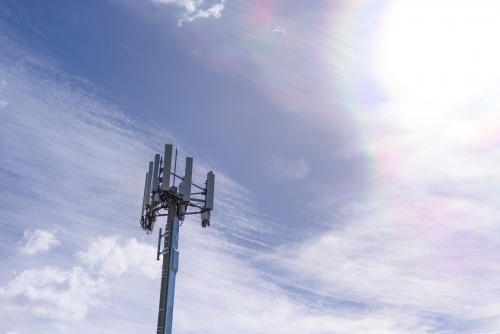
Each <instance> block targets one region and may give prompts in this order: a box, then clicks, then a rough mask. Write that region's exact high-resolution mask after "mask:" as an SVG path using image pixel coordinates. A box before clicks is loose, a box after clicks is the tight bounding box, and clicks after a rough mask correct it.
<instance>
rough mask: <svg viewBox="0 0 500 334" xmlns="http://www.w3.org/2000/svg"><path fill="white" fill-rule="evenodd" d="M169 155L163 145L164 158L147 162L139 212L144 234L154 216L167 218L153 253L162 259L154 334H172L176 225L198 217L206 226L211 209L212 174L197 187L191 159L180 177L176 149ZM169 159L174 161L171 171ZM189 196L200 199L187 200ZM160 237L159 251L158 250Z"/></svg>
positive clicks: (213, 180) (177, 253) (170, 148)
mask: <svg viewBox="0 0 500 334" xmlns="http://www.w3.org/2000/svg"><path fill="white" fill-rule="evenodd" d="M172 153H173V146H172V145H169V144H167V145H165V154H164V156H163V157H162V156H160V154H156V155H155V158H154V161H151V162H149V171H148V172H147V173H146V181H145V182H144V198H143V201H142V213H141V227H142V228H143V229H144V230H146V233H148V234H151V233H152V232H153V227H154V224H155V222H156V220H157V218H158V217H161V216H167V224H166V225H165V232H164V233H162V229H161V228H160V229H159V234H158V251H157V254H156V259H157V260H158V261H159V260H160V255H162V256H163V267H162V274H161V289H160V307H159V310H158V327H157V332H156V333H157V334H171V333H172V320H173V310H174V290H175V275H176V274H177V270H178V269H179V251H178V241H179V222H180V221H184V218H185V216H186V215H194V214H198V215H200V216H201V226H202V227H207V226H210V213H211V211H212V210H213V208H214V186H215V175H214V173H213V172H211V171H210V172H208V173H207V180H206V181H205V186H204V187H200V186H198V185H196V184H194V183H193V182H192V177H193V158H191V157H187V158H186V164H185V171H184V176H183V177H181V176H179V175H177V174H176V172H177V149H176V150H175V159H172ZM172 160H174V171H173V172H172ZM171 178H172V182H170V181H171ZM177 179H179V184H178V185H176V180H177ZM191 186H194V187H196V188H198V189H199V191H198V192H191ZM193 195H198V196H203V197H204V198H194V197H191V196H193ZM165 211H166V213H165ZM162 238H163V240H164V242H163V250H161V251H160V249H161V239H162Z"/></svg>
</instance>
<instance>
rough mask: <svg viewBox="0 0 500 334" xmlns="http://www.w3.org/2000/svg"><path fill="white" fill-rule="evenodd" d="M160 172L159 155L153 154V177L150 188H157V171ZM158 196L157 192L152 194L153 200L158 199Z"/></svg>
mask: <svg viewBox="0 0 500 334" xmlns="http://www.w3.org/2000/svg"><path fill="white" fill-rule="evenodd" d="M159 172H160V155H159V154H156V155H155V162H154V165H153V179H152V181H151V190H152V191H153V190H154V191H156V190H157V189H158V173H159ZM159 200H160V196H159V195H158V194H155V195H154V199H153V201H159Z"/></svg>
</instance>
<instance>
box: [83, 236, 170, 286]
mask: <svg viewBox="0 0 500 334" xmlns="http://www.w3.org/2000/svg"><path fill="white" fill-rule="evenodd" d="M156 251H157V249H156V248H155V247H153V246H150V245H147V244H144V243H141V242H138V241H137V240H136V239H135V238H132V239H130V240H129V241H128V242H126V243H124V244H123V245H121V244H120V243H119V242H118V238H117V237H107V238H104V237H99V239H97V240H95V241H92V243H91V244H90V247H89V249H88V250H87V251H85V252H80V253H79V254H78V258H79V259H80V260H81V261H82V263H84V264H86V265H88V266H90V267H91V268H92V269H94V270H96V271H97V272H98V273H99V274H100V275H102V276H104V277H108V276H120V275H122V274H123V273H125V272H127V271H128V272H130V271H132V272H139V273H141V274H144V275H146V276H148V277H150V278H157V277H159V275H160V271H161V267H160V266H159V265H158V262H157V261H156V257H155V254H156Z"/></svg>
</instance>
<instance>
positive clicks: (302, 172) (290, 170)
mask: <svg viewBox="0 0 500 334" xmlns="http://www.w3.org/2000/svg"><path fill="white" fill-rule="evenodd" d="M264 167H265V168H266V174H267V176H268V177H269V178H270V179H272V180H279V181H284V180H298V179H302V178H304V177H306V176H307V175H308V174H309V172H310V171H311V167H310V166H309V164H308V163H307V161H306V158H305V157H302V158H300V159H298V160H297V161H293V160H288V159H285V158H283V157H280V156H277V155H275V156H273V157H272V158H271V159H270V160H269V161H267V163H266V164H265V166H264Z"/></svg>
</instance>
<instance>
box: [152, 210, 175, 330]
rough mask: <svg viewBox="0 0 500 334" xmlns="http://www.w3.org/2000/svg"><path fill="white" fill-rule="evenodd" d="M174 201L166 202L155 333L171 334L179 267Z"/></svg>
mask: <svg viewBox="0 0 500 334" xmlns="http://www.w3.org/2000/svg"><path fill="white" fill-rule="evenodd" d="M176 214H177V206H176V204H175V201H173V200H170V203H169V204H168V218H167V225H166V226H165V233H166V234H165V242H164V245H163V267H162V272H161V290H160V307H159V311H158V327H157V334H171V333H172V320H173V310H174V291H175V275H176V274H177V270H178V267H179V252H178V251H177V248H178V242H179V219H178V218H177V217H176Z"/></svg>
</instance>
